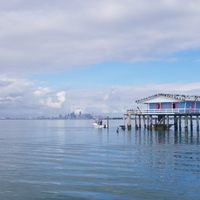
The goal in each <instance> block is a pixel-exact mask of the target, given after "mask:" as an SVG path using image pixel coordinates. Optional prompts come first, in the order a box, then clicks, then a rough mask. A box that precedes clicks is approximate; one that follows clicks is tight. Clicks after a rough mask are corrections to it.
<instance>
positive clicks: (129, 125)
mask: <svg viewBox="0 0 200 200" xmlns="http://www.w3.org/2000/svg"><path fill="white" fill-rule="evenodd" d="M127 117H128V123H127V129H128V130H129V131H130V130H131V114H130V113H128V116H127Z"/></svg>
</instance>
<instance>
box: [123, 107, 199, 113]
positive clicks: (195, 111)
mask: <svg viewBox="0 0 200 200" xmlns="http://www.w3.org/2000/svg"><path fill="white" fill-rule="evenodd" d="M127 113H130V114H176V113H177V114H179V113H180V114H182V113H183V114H184V113H185V114H187V113H188V114H195V113H200V109H192V108H190V109H188V108H187V109H184V108H176V109H148V110H140V109H135V110H134V109H130V110H127Z"/></svg>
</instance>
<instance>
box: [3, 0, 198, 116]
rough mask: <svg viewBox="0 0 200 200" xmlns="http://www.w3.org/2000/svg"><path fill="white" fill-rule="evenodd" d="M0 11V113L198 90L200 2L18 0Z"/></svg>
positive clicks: (115, 107)
mask: <svg viewBox="0 0 200 200" xmlns="http://www.w3.org/2000/svg"><path fill="white" fill-rule="evenodd" d="M0 15H1V19H0V29H1V32H0V44H1V45H0V91H1V92H0V110H1V111H0V116H10V115H11V116H12V115H26V116H33V115H37V116H38V115H57V114H59V113H62V114H65V113H68V112H73V111H77V112H78V111H80V110H81V111H83V112H95V113H123V112H124V111H125V110H126V109H127V108H133V107H134V106H135V103H134V102H135V100H136V99H138V98H142V97H144V96H148V95H153V94H155V93H158V92H162V93H165V92H168V93H182V94H183V93H184V94H195V95H200V79H199V74H200V67H199V66H200V37H199V33H200V1H196V0H190V1H188V0H173V1H172V0H161V1H157V0H151V1H149V0H140V1H138V0H132V1H130V0H101V1H93V0H84V1H82V0H73V1H71V0H59V1H53V0H43V1H39V0H29V1H27V0H17V1H16V0H13V1H0Z"/></svg>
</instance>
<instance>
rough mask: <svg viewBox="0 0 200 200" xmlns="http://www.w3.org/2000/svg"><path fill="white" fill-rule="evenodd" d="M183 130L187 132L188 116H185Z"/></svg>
mask: <svg viewBox="0 0 200 200" xmlns="http://www.w3.org/2000/svg"><path fill="white" fill-rule="evenodd" d="M185 130H188V116H187V115H185Z"/></svg>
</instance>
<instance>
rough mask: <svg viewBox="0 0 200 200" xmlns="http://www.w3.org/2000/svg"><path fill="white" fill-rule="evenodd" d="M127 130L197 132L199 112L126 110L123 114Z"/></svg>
mask: <svg viewBox="0 0 200 200" xmlns="http://www.w3.org/2000/svg"><path fill="white" fill-rule="evenodd" d="M124 119H125V122H124V123H125V124H126V126H127V129H128V130H131V129H132V128H133V127H134V128H135V129H140V128H145V129H149V130H153V129H162V130H168V129H170V128H174V130H175V131H181V130H183V128H184V130H186V131H187V130H189V129H190V130H193V129H194V127H196V130H197V131H199V128H200V127H199V119H200V110H193V111H186V112H182V111H179V110H177V109H175V110H162V111H161V110H153V111H152V110H150V111H149V110H127V113H125V114H124Z"/></svg>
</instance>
